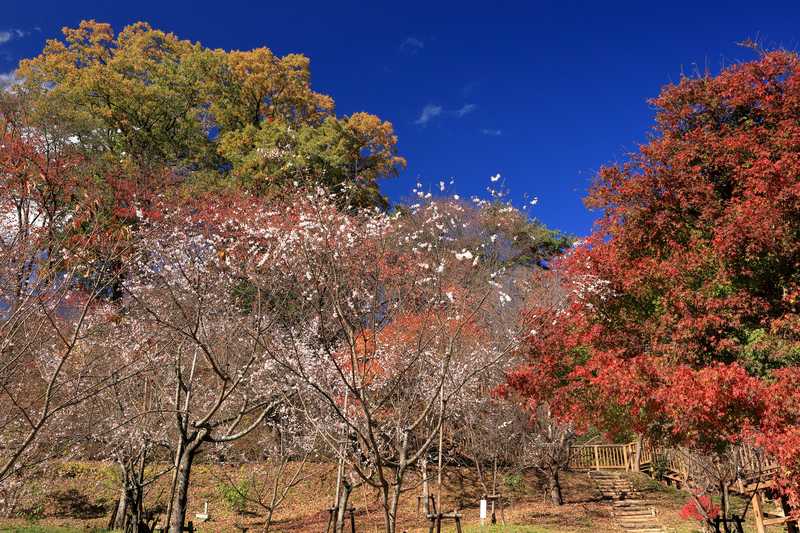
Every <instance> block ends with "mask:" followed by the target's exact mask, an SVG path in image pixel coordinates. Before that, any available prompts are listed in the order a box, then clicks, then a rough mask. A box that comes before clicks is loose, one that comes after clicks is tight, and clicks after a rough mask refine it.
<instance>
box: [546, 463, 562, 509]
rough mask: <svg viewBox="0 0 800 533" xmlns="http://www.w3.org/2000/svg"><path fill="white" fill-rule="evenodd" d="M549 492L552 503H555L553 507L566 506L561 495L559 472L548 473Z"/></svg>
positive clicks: (551, 471)
mask: <svg viewBox="0 0 800 533" xmlns="http://www.w3.org/2000/svg"><path fill="white" fill-rule="evenodd" d="M547 490H548V492H549V494H550V501H551V502H552V503H553V505H563V504H564V498H563V496H562V495H561V481H560V480H559V479H558V470H550V471H548V473H547Z"/></svg>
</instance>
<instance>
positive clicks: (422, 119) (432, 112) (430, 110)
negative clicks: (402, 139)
mask: <svg viewBox="0 0 800 533" xmlns="http://www.w3.org/2000/svg"><path fill="white" fill-rule="evenodd" d="M441 114H442V106H440V105H433V104H428V105H426V106H425V107H423V108H422V112H421V113H420V114H419V118H418V119H417V120H415V121H414V124H419V125H420V126H424V125H426V124H427V123H428V122H430V121H431V120H432V119H433V118H435V117H438V116H439V115H441Z"/></svg>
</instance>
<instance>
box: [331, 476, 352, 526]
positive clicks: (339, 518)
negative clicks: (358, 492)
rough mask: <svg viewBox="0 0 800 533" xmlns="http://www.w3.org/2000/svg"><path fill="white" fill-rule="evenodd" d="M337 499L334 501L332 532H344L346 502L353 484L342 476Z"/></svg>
mask: <svg viewBox="0 0 800 533" xmlns="http://www.w3.org/2000/svg"><path fill="white" fill-rule="evenodd" d="M341 481H342V483H341V489H340V490H339V499H338V500H337V502H336V522H335V523H334V525H333V533H344V521H345V518H346V516H347V504H348V502H349V501H350V493H351V492H352V491H353V486H352V485H351V484H350V483H349V482H348V481H347V479H345V478H344V476H342V480H341Z"/></svg>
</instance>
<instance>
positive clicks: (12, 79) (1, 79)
mask: <svg viewBox="0 0 800 533" xmlns="http://www.w3.org/2000/svg"><path fill="white" fill-rule="evenodd" d="M19 82H20V80H19V78H17V77H16V76H15V75H14V71H13V70H12V71H11V72H0V91H2V90H4V89H6V90H7V89H11V87H13V86H14V85H17V84H18V83H19Z"/></svg>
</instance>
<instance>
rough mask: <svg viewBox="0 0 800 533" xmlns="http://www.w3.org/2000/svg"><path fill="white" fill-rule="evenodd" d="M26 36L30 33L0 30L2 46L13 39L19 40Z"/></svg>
mask: <svg viewBox="0 0 800 533" xmlns="http://www.w3.org/2000/svg"><path fill="white" fill-rule="evenodd" d="M26 35H28V32H26V31H22V30H17V29H10V30H0V44H5V43H7V42H8V41H10V40H12V39H19V38H20V37H25V36H26Z"/></svg>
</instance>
